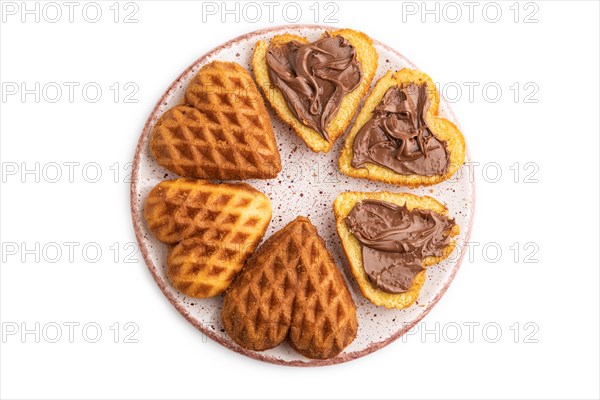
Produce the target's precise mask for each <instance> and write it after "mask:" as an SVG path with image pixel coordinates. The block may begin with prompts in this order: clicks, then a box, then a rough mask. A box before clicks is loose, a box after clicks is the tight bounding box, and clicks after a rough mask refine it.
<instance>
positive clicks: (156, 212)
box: [144, 178, 271, 297]
mask: <svg viewBox="0 0 600 400" xmlns="http://www.w3.org/2000/svg"><path fill="white" fill-rule="evenodd" d="M144 217H145V219H146V222H147V224H148V227H149V228H150V230H151V231H152V232H153V233H154V234H155V235H156V237H157V238H158V239H159V240H160V241H162V242H164V243H168V244H176V243H177V244H176V245H175V246H174V247H171V248H170V250H169V256H168V259H167V273H168V276H169V279H170V280H171V282H172V283H173V286H174V287H175V288H176V289H178V290H179V291H181V292H182V293H184V294H186V295H188V296H192V297H211V296H215V295H217V294H219V293H221V292H222V291H223V290H225V289H226V288H227V287H228V286H229V285H230V283H231V281H232V280H233V278H234V277H235V275H236V274H237V273H238V272H239V271H240V270H241V269H242V267H243V265H244V263H245V261H246V259H247V258H248V256H249V255H250V254H252V252H253V251H254V250H255V249H256V247H257V246H258V243H259V242H260V240H261V239H262V237H263V235H264V234H265V231H266V229H267V226H268V225H269V221H270V220H271V203H270V201H269V199H268V198H267V197H266V196H265V195H263V194H262V193H261V192H259V191H258V190H256V189H254V188H253V187H252V186H250V185H248V184H245V183H235V184H227V183H221V184H214V183H210V182H206V181H200V180H192V179H185V178H181V179H177V180H171V181H163V182H161V183H159V184H158V185H157V186H156V187H155V188H154V189H152V191H151V192H150V194H149V195H148V199H147V200H146V206H145V209H144Z"/></svg>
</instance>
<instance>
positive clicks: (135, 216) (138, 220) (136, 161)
mask: <svg viewBox="0 0 600 400" xmlns="http://www.w3.org/2000/svg"><path fill="white" fill-rule="evenodd" d="M282 29H326V30H331V29H339V28H337V27H335V26H328V25H314V24H298V25H280V26H276V27H271V28H266V29H260V30H256V31H252V32H249V33H246V34H243V35H240V36H238V37H236V38H234V39H231V40H229V41H227V42H225V43H223V44H222V45H220V46H217V47H215V48H214V49H212V50H211V51H209V52H207V53H205V54H204V55H202V56H201V57H200V58H198V59H197V60H196V61H194V62H193V63H192V64H191V65H190V66H189V67H187V68H186V69H185V70H184V71H183V72H182V73H181V74H180V75H179V76H178V77H177V79H175V81H173V83H172V84H171V85H170V86H169V88H168V89H167V90H166V91H165V93H164V94H163V95H162V96H161V98H160V99H159V101H158V102H157V103H156V105H155V106H154V108H153V110H152V112H151V113H150V116H149V117H148V119H147V121H146V123H145V124H144V128H143V130H142V133H141V134H140V137H139V139H138V143H137V146H136V148H135V155H134V158H133V166H132V173H131V176H132V180H131V186H130V207H131V216H132V220H133V228H134V231H135V237H136V240H137V242H138V245H139V248H140V252H141V253H142V256H143V258H144V262H145V263H146V267H147V268H148V270H149V271H150V274H151V275H152V278H153V279H154V281H155V282H156V284H157V285H158V287H159V288H160V290H161V292H163V294H164V295H165V297H166V298H167V299H168V300H169V302H170V303H171V304H172V305H173V306H174V307H175V309H177V311H178V312H179V313H180V314H181V315H183V317H184V318H185V319H186V320H187V321H188V322H189V323H191V324H192V325H193V326H194V327H196V329H198V330H199V331H201V332H202V333H203V334H205V335H206V336H207V337H209V338H211V339H212V340H214V341H215V342H217V343H219V344H221V345H222V346H224V347H226V348H228V349H230V350H233V351H235V352H237V353H240V354H243V355H245V356H247V357H250V358H253V359H256V360H260V361H265V362H269V363H272V364H277V365H285V366H299V367H318V366H326V365H334V364H340V363H344V362H347V361H351V360H355V359H357V358H360V357H364V356H366V355H368V354H371V353H373V352H374V351H377V350H379V349H381V348H383V347H385V346H387V345H388V344H390V343H392V342H394V341H396V340H397V339H399V338H400V337H402V335H404V334H405V333H406V332H408V331H409V330H410V329H412V328H413V327H414V326H415V325H416V324H418V323H419V321H421V320H422V319H423V318H425V316H426V315H427V314H429V312H430V311H431V309H432V308H433V307H434V306H435V305H436V304H437V302H438V301H439V300H440V299H441V298H442V296H443V295H444V294H445V293H446V291H447V290H448V287H449V286H450V284H451V283H452V281H453V280H454V277H455V276H456V273H457V272H458V269H459V268H460V265H461V264H462V261H463V258H464V256H465V254H466V253H467V252H466V251H465V250H466V246H467V245H468V242H469V239H470V237H471V231H472V227H473V217H474V214H475V203H476V201H475V200H476V196H475V182H474V181H473V182H472V185H471V188H472V190H471V193H470V199H471V207H470V214H469V223H468V225H467V232H466V235H465V246H464V247H465V249H463V251H462V252H461V254H460V255H459V257H458V260H457V261H456V264H454V266H453V267H452V271H451V273H450V276H449V278H448V280H447V281H446V283H445V285H444V286H443V287H442V288H441V289H440V290H439V292H438V293H437V294H436V296H435V297H434V298H433V300H432V301H431V302H430V303H429V304H428V306H427V307H426V308H425V309H424V310H423V311H422V312H421V313H420V314H419V316H418V317H417V318H415V319H413V320H412V321H410V322H409V323H406V324H405V325H404V327H403V328H402V329H400V330H399V331H398V332H397V333H395V334H394V335H392V336H390V337H388V338H387V339H385V340H382V341H380V342H375V343H372V344H371V345H369V346H368V347H366V348H364V349H362V350H359V351H355V352H352V353H345V354H341V355H339V356H337V357H334V358H331V359H327V360H308V361H300V360H292V361H286V360H281V359H278V358H275V357H271V356H268V355H265V354H262V353H258V352H254V351H250V350H246V349H244V348H241V347H239V346H235V345H234V344H233V343H230V342H228V341H227V340H225V339H223V337H221V336H219V335H217V334H216V333H214V332H212V331H210V330H209V329H206V328H204V327H203V326H202V325H201V324H200V322H199V321H198V320H196V319H194V318H193V317H192V316H191V315H190V313H189V312H188V311H187V310H186V309H185V308H184V307H183V306H181V305H180V304H179V302H178V301H177V300H176V299H175V297H174V296H173V295H172V294H171V293H169V292H168V291H167V290H166V286H165V284H164V283H163V282H162V281H161V279H160V278H159V276H158V275H157V274H156V272H155V271H156V269H157V266H156V265H154V263H153V262H152V260H151V258H150V256H149V250H148V247H147V246H146V244H145V242H144V240H143V234H142V231H141V224H142V223H143V222H142V221H143V215H141V212H138V210H136V204H135V202H136V200H135V199H136V194H137V179H136V177H137V175H138V170H139V166H140V155H141V152H142V147H143V146H144V145H145V143H146V141H147V138H148V136H150V133H151V132H152V129H151V128H152V121H153V120H154V119H155V117H156V114H157V113H158V111H159V109H160V106H161V105H162V103H163V102H164V101H165V100H166V99H167V98H168V97H169V96H170V95H171V94H172V92H173V91H175V90H176V88H177V87H178V85H179V83H180V82H181V81H182V80H183V79H185V76H186V75H187V74H188V73H189V71H190V70H191V69H193V68H194V67H195V66H197V65H198V64H200V63H202V62H203V61H204V60H205V59H206V58H208V57H212V56H213V55H214V54H215V53H217V52H219V51H221V50H223V49H225V48H227V47H229V46H232V45H234V44H235V43H237V42H239V41H241V40H244V39H247V38H248V37H251V36H255V35H262V34H266V33H269V32H273V31H279V30H282ZM373 43H374V44H377V45H379V46H381V47H383V48H385V49H386V50H388V51H390V52H392V53H394V54H397V55H398V56H399V57H401V58H404V59H405V60H407V61H408V62H409V63H410V64H411V66H412V67H413V68H415V69H419V68H418V67H417V66H416V65H415V64H414V63H413V62H412V61H410V60H409V59H407V58H406V57H405V56H404V55H401V54H400V53H399V52H398V51H396V50H395V49H393V48H391V47H390V46H388V45H386V44H384V43H382V42H380V41H378V40H375V39H373ZM447 107H448V112H449V113H450V114H451V115H452V117H453V119H454V120H455V121H457V125H458V127H459V129H460V124H459V123H458V120H457V119H456V117H455V115H454V112H453V111H452V108H451V107H450V106H449V105H448V106H447ZM466 155H467V157H466V158H467V159H471V157H470V153H469V149H468V146H467V149H466ZM332 214H333V212H332Z"/></svg>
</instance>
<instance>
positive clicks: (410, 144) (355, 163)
mask: <svg viewBox="0 0 600 400" xmlns="http://www.w3.org/2000/svg"><path fill="white" fill-rule="evenodd" d="M428 110H429V98H428V97H427V86H426V85H425V84H422V85H417V84H414V83H411V84H409V85H406V86H403V87H398V86H392V87H391V88H389V89H388V90H387V92H386V93H385V95H384V96H383V100H382V101H381V103H380V104H379V105H378V106H377V107H375V110H373V116H372V118H371V119H370V120H369V121H368V122H367V123H366V124H365V125H363V127H362V128H361V129H360V131H359V132H358V134H357V135H356V137H355V138H354V144H353V153H352V162H351V165H352V167H354V168H360V167H362V166H363V165H364V164H365V163H367V162H371V163H374V164H378V165H381V166H382V167H387V168H389V169H391V170H392V171H394V172H396V173H398V174H403V175H412V174H416V175H425V176H432V175H440V174H444V173H445V172H446V171H447V169H448V164H449V161H450V158H449V154H448V151H447V149H446V143H445V142H443V141H441V140H439V139H438V138H436V137H435V135H434V134H433V132H431V130H430V129H429V127H428V126H427V122H426V121H425V115H427V111H428Z"/></svg>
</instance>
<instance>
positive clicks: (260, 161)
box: [150, 61, 281, 180]
mask: <svg viewBox="0 0 600 400" xmlns="http://www.w3.org/2000/svg"><path fill="white" fill-rule="evenodd" d="M185 103H186V105H179V106H175V107H173V108H171V109H169V110H167V112H165V113H164V114H163V116H162V117H161V118H160V119H159V121H158V122H157V123H156V125H155V127H154V131H153V134H152V139H151V142H150V149H151V151H152V154H153V155H154V158H155V159H156V161H157V162H158V164H160V165H162V166H163V167H165V168H167V169H168V170H170V171H172V172H174V173H176V174H178V175H181V176H185V177H190V178H201V179H222V180H232V179H250V178H274V177H275V176H277V174H278V173H279V171H280V170H281V160H280V157H279V151H278V150H277V143H276V142H275V135H274V133H273V127H272V126H271V120H270V118H269V114H268V113H267V110H266V108H265V105H264V102H263V100H262V97H261V95H260V93H259V92H258V89H257V88H256V85H255V84H254V81H253V80H252V77H251V76H250V74H249V73H248V71H246V70H245V69H244V68H242V67H241V66H240V65H238V64H236V63H232V62H222V61H213V62H211V63H210V64H207V65H205V66H204V67H202V69H200V72H198V74H197V75H196V76H195V77H194V79H193V80H192V82H191V83H190V84H189V86H188V88H187V91H186V93H185Z"/></svg>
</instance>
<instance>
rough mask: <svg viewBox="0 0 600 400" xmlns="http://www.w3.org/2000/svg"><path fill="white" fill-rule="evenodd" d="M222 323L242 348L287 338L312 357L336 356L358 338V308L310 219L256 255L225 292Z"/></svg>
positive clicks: (285, 230) (297, 221)
mask: <svg viewBox="0 0 600 400" xmlns="http://www.w3.org/2000/svg"><path fill="white" fill-rule="evenodd" d="M221 316H222V320H223V325H224V327H225V330H226V332H227V333H228V334H229V336H230V337H231V338H232V339H233V340H234V341H235V342H236V343H238V344H239V345H240V346H242V347H244V348H247V349H251V350H256V351H261V350H266V349H270V348H273V347H275V346H277V345H278V344H280V343H282V342H283V341H284V340H285V339H286V338H289V342H290V344H291V345H292V347H293V348H294V349H296V350H297V351H298V352H299V353H301V354H303V355H304V356H306V357H309V358H319V359H324V358H331V357H334V356H336V355H337V354H339V353H340V352H341V351H342V350H343V349H344V348H345V347H346V346H348V345H349V344H350V343H351V342H352V341H353V340H354V338H355V336H356V332H357V327H358V321H357V318H356V306H355V304H354V301H353V300H352V296H351V295H350V292H349V291H348V288H347V286H346V283H345V281H344V278H343V277H342V274H341V273H340V271H339V269H338V268H337V266H336V265H335V262H334V260H333V258H332V256H331V254H330V253H329V252H328V251H327V248H326V247H325V243H324V242H323V240H322V239H321V238H320V237H319V235H318V233H317V230H316V228H315V227H314V226H313V225H312V223H311V222H310V220H308V219H307V218H305V217H298V218H296V219H295V220H294V221H293V222H291V223H290V224H288V225H287V226H285V227H284V228H283V229H281V230H280V231H278V232H277V233H275V234H274V235H272V236H271V237H270V238H269V239H268V240H267V241H266V242H265V243H264V244H263V245H262V246H261V247H260V248H259V249H258V250H257V251H256V253H254V254H253V255H252V256H251V257H250V259H249V260H248V262H247V263H246V267H245V268H244V269H243V271H242V272H241V274H240V275H239V276H238V277H237V278H236V280H235V281H234V282H233V284H232V285H231V287H230V288H229V289H228V290H227V292H226V294H225V299H224V304H223V309H222V314H221Z"/></svg>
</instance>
